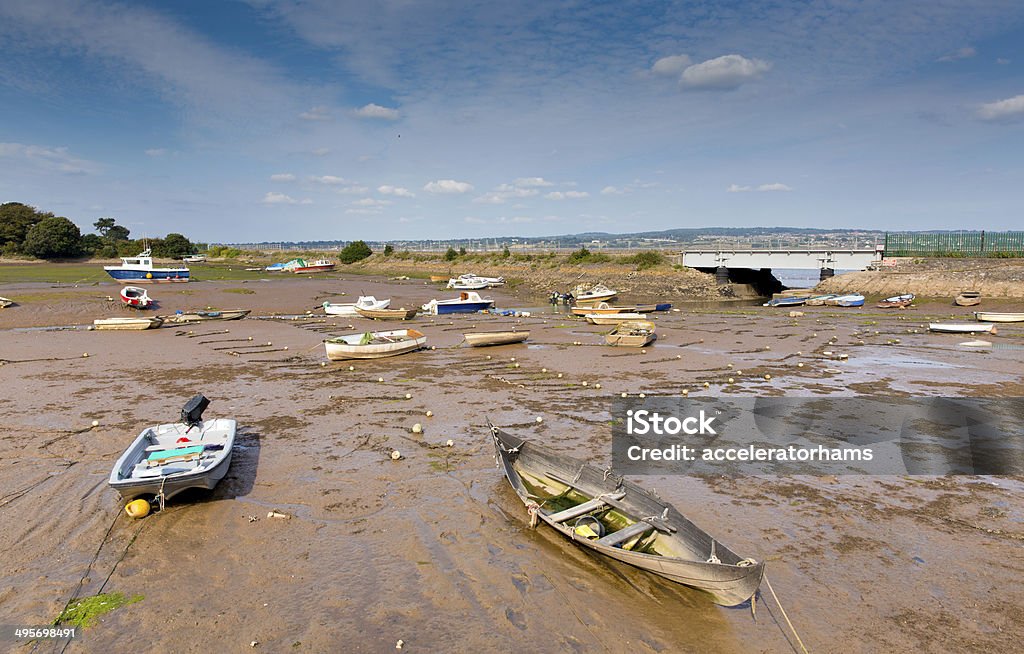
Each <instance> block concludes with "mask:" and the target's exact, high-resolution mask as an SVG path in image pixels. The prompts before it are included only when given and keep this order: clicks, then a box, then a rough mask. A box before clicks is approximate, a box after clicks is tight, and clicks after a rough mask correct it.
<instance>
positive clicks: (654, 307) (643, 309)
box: [636, 302, 672, 313]
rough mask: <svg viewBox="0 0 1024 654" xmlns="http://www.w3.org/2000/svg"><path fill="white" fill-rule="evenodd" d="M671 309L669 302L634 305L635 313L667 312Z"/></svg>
mask: <svg viewBox="0 0 1024 654" xmlns="http://www.w3.org/2000/svg"><path fill="white" fill-rule="evenodd" d="M671 308H672V304H671V303H670V302H659V303H657V304H638V305H636V311H637V313H653V312H655V311H668V310H669V309H671Z"/></svg>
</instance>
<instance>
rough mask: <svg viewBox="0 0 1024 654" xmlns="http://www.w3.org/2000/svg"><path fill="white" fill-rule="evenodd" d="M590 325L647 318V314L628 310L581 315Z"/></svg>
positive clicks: (616, 323)
mask: <svg viewBox="0 0 1024 654" xmlns="http://www.w3.org/2000/svg"><path fill="white" fill-rule="evenodd" d="M583 317H584V318H586V320H587V322H589V323H590V324H592V325H618V324H619V323H620V322H626V321H629V320H647V314H644V313H636V312H635V311H630V312H627V313H588V314H587V315H585V316H583Z"/></svg>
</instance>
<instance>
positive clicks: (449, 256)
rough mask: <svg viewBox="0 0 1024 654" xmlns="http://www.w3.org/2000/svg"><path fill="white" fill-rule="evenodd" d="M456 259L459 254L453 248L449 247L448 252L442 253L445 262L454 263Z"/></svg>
mask: <svg viewBox="0 0 1024 654" xmlns="http://www.w3.org/2000/svg"><path fill="white" fill-rule="evenodd" d="M458 258H459V253H458V251H457V250H456V249H455V248H453V247H449V248H448V251H447V252H445V253H444V260H445V261H455V260H456V259H458Z"/></svg>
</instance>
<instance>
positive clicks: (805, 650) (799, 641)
mask: <svg viewBox="0 0 1024 654" xmlns="http://www.w3.org/2000/svg"><path fill="white" fill-rule="evenodd" d="M764 584H765V586H767V587H768V591H769V592H771V594H772V599H774V600H775V604H776V605H777V606H778V607H779V611H780V612H781V613H782V617H783V618H785V620H786V624H787V625H789V630H790V631H792V632H793V637H794V638H796V642H797V644H798V645H800V650H801V651H803V653H804V654H808V652H807V648H806V647H805V646H804V641H802V640H800V634H798V633H797V632H796V627H794V626H793V623H792V622H791V621H790V619H789V616H788V615H786V609H784V608H782V602H780V601H779V596H778V595H776V594H775V589H774V588H772V584H771V582H770V581H768V575H764Z"/></svg>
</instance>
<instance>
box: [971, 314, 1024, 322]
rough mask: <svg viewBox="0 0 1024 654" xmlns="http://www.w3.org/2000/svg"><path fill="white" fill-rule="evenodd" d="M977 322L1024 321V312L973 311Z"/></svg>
mask: <svg viewBox="0 0 1024 654" xmlns="http://www.w3.org/2000/svg"><path fill="white" fill-rule="evenodd" d="M974 319H975V320H977V321H978V322H1024V313H1001V312H999V311H975V312H974Z"/></svg>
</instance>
